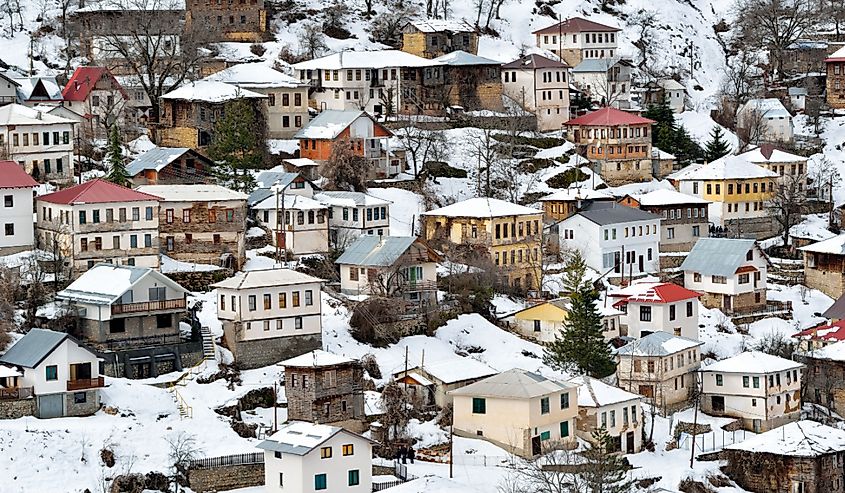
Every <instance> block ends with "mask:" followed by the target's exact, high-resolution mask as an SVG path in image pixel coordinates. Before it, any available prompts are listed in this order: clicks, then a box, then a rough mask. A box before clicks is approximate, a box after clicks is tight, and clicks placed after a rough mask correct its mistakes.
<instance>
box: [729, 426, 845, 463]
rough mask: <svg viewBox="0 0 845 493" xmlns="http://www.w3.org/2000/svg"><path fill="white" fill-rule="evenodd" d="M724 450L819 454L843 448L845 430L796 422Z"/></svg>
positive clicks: (795, 455) (842, 449)
mask: <svg viewBox="0 0 845 493" xmlns="http://www.w3.org/2000/svg"><path fill="white" fill-rule="evenodd" d="M725 449H726V450H739V451H744V452H757V453H765V454H774V455H784V456H788V457H818V456H821V455H826V454H833V453H836V452H842V451H845V431H843V430H840V429H839V428H833V427H830V426H827V425H823V424H821V423H817V422H815V421H809V420H802V421H795V422H792V423H788V424H785V425H783V426H781V427H779V428H775V429H773V430H769V431H767V432H765V433H761V434H759V435H752V436H751V438H747V439H745V440H743V441H741V442H739V443H734V444H732V445H728V446H726V447H725Z"/></svg>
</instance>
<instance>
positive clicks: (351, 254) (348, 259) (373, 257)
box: [335, 235, 417, 267]
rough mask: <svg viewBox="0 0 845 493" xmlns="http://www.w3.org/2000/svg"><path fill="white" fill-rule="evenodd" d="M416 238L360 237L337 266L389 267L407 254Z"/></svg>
mask: <svg viewBox="0 0 845 493" xmlns="http://www.w3.org/2000/svg"><path fill="white" fill-rule="evenodd" d="M415 241H417V238H416V237H415V236H374V235H364V236H360V237H358V239H357V240H355V243H353V244H352V245H350V246H349V247H348V248H347V249H346V250H345V251H344V252H343V255H341V256H340V258H338V259H337V260H336V261H335V263H336V264H347V265H362V266H367V267H389V266H391V265H393V264H394V263H395V262H396V261H397V260H398V259H399V257H401V256H402V254H403V253H405V252H406V251H407V250H408V248H410V247H411V245H413V244H414V242H415Z"/></svg>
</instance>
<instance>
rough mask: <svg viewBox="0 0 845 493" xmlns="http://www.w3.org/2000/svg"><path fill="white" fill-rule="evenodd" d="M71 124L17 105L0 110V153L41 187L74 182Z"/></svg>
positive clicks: (72, 122)
mask: <svg viewBox="0 0 845 493" xmlns="http://www.w3.org/2000/svg"><path fill="white" fill-rule="evenodd" d="M74 125H75V122H74V121H73V120H70V119H67V118H62V117H60V116H55V115H52V114H50V113H46V112H43V111H41V110H39V109H35V108H29V107H26V106H22V105H19V104H16V103H12V104H7V105H4V106H2V107H0V149H2V150H3V151H4V154H5V156H6V158H7V159H9V160H11V161H15V162H16V163H18V164H19V165H20V166H21V167H23V169H24V170H26V172H27V173H28V174H29V175H30V176H32V177H33V178H35V179H36V180H38V181H40V182H42V183H55V184H58V185H67V184H69V183H71V182H72V181H73V175H74V169H73V150H74V136H75V134H74Z"/></svg>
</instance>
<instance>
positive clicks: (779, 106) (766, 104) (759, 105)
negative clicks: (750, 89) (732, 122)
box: [739, 98, 792, 118]
mask: <svg viewBox="0 0 845 493" xmlns="http://www.w3.org/2000/svg"><path fill="white" fill-rule="evenodd" d="M747 110H756V111H758V112H759V113H761V114H762V116H763V117H765V118H776V117H784V118H791V117H792V115H791V114H790V113H789V110H787V109H786V107H785V106H784V105H783V103H781V102H780V99H777V98H764V99H750V100H748V102H747V103H745V104H744V105H743V106H742V108H740V110H739V111H740V112H743V111H747Z"/></svg>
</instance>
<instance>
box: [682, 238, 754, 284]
mask: <svg viewBox="0 0 845 493" xmlns="http://www.w3.org/2000/svg"><path fill="white" fill-rule="evenodd" d="M755 244H756V242H755V241H754V240H745V239H739V238H701V239H699V240H698V241H697V242H695V245H694V246H693V247H692V251H690V252H689V255H687V258H686V259H684V262H683V263H682V264H681V270H683V271H687V270H688V271H693V272H698V273H700V274H702V275H705V276H725V277H729V276H732V275H734V273H736V270H737V269H738V268H739V267H740V266H741V265H742V264H743V263H745V261H746V260H745V255H746V254H747V253H748V250H750V249H752V248H754V245H755Z"/></svg>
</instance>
